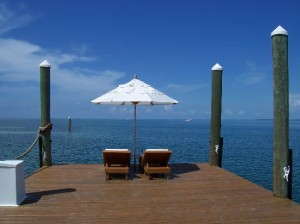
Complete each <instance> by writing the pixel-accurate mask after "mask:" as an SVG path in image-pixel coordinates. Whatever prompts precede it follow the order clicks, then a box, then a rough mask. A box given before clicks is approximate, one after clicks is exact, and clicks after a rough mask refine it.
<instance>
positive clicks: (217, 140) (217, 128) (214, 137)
mask: <svg viewBox="0 0 300 224" xmlns="http://www.w3.org/2000/svg"><path fill="white" fill-rule="evenodd" d="M222 73H223V68H222V67H221V66H220V65H219V64H215V65H214V66H213V67H212V95H211V120H210V150H209V151H210V156H209V165H212V166H219V167H222V154H223V138H222V137H221V112H222Z"/></svg>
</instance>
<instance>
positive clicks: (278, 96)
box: [271, 26, 291, 198]
mask: <svg viewBox="0 0 300 224" xmlns="http://www.w3.org/2000/svg"><path fill="white" fill-rule="evenodd" d="M271 38H272V58H273V79H274V87H273V94H274V167H273V194H274V196H276V197H280V198H288V196H289V192H288V191H289V188H290V187H289V184H290V183H289V180H291V178H289V171H290V169H291V166H290V164H289V82H288V81H289V80H288V79H289V76H288V33H287V31H286V30H284V29H283V28H282V27H281V26H278V27H277V28H276V29H275V30H274V31H273V32H272V33H271Z"/></svg>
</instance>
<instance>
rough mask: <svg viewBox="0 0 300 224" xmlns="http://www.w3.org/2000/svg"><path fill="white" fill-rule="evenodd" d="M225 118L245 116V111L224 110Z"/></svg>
mask: <svg viewBox="0 0 300 224" xmlns="http://www.w3.org/2000/svg"><path fill="white" fill-rule="evenodd" d="M223 113H224V115H225V116H243V115H244V114H245V111H243V110H239V111H233V110H231V109H226V110H224V112H223Z"/></svg>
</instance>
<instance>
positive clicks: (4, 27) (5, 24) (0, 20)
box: [0, 3, 34, 35]
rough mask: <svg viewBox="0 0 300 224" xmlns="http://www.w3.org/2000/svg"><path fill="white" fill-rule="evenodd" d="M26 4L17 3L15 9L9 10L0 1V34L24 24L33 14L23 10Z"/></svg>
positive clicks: (29, 20)
mask: <svg viewBox="0 0 300 224" xmlns="http://www.w3.org/2000/svg"><path fill="white" fill-rule="evenodd" d="M25 9H26V6H25V5H23V4H19V5H18V6H17V8H15V11H12V10H10V9H9V8H8V7H7V6H6V4H4V3H0V35H1V34H3V33H7V32H9V31H10V30H13V29H16V28H18V27H23V26H26V25H27V24H28V23H30V22H31V21H32V20H33V19H34V16H32V15H30V14H28V13H26V12H25Z"/></svg>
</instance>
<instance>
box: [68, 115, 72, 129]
mask: <svg viewBox="0 0 300 224" xmlns="http://www.w3.org/2000/svg"><path fill="white" fill-rule="evenodd" d="M68 130H69V131H72V119H71V117H68Z"/></svg>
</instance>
